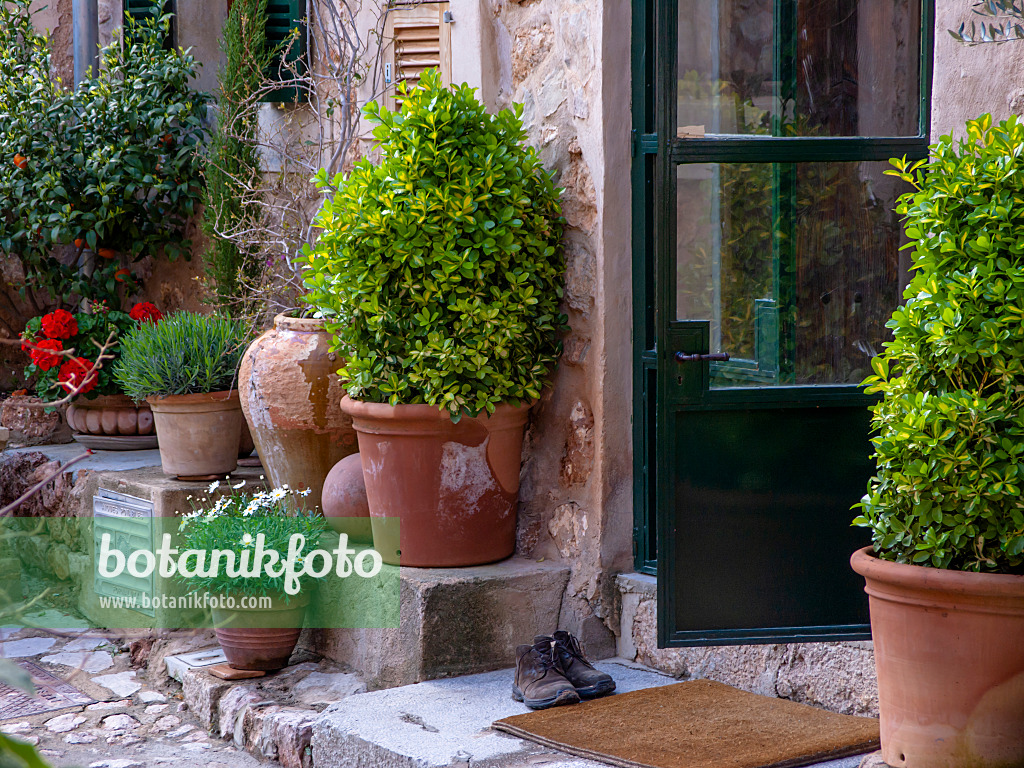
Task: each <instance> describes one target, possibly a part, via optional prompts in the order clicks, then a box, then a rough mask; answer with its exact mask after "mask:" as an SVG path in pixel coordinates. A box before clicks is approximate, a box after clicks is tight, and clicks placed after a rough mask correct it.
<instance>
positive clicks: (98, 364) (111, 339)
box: [0, 331, 117, 408]
mask: <svg viewBox="0 0 1024 768" xmlns="http://www.w3.org/2000/svg"><path fill="white" fill-rule="evenodd" d="M93 343H94V344H96V348H97V354H96V359H95V360H93V361H92V369H91V371H90V374H89V375H87V376H86V377H85V378H84V379H83V380H82V381H81V382H80V383H79V384H75V385H73V386H72V387H71V388H70V389H69V388H68V387H67V386H66V382H65V383H63V384H61V383H58V384H54V385H53V386H54V387H60V388H61V389H64V390H65V391H66V392H67V394H66V395H64V397H62V398H60V400H53V401H50V402H46V403H22V404H21V407H23V408H53V407H54V406H58V405H64V403H70V402H71V401H72V400H74V399H75V398H76V397H77V396H78V395H80V394H81V393H82V392H83V391H84V390H85V388H86V387H87V386H88V385H89V384H90V383H92V380H93V373H95V375H96V376H99V372H100V371H101V370H102V369H103V363H104V362H106V361H107V360H113V359H114V356H113V355H112V354H109V350H110V348H111V347H113V346H115V345H116V344H117V333H116V332H115V331H111V332H110V335H109V336H107V340H106V341H105V342H103V343H102V344H97V343H96V342H93ZM0 344H11V345H16V346H20V347H22V348H27V349H36V350H42V351H43V352H46V353H47V354H48V355H53V356H54V357H66V358H68V359H69V360H70V359H72V358H74V357H75V348H74V347H69V348H68V349H58V350H53V349H46V348H45V347H39V346H36V345H35V344H33V343H32V342H30V341H20V340H17V339H0Z"/></svg>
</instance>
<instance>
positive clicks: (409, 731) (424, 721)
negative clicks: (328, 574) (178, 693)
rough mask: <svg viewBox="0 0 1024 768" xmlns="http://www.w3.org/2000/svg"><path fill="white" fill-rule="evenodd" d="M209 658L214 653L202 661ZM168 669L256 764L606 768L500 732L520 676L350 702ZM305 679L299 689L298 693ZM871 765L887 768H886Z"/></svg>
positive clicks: (639, 685) (171, 662) (284, 678)
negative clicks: (300, 699) (302, 698)
mask: <svg viewBox="0 0 1024 768" xmlns="http://www.w3.org/2000/svg"><path fill="white" fill-rule="evenodd" d="M204 651H205V652H215V649H212V648H211V649H204V650H203V651H201V652H200V653H203V652H204ZM192 655H193V656H195V655H196V654H192ZM166 662H167V665H168V669H169V670H174V671H175V672H174V674H175V676H176V677H178V679H180V680H181V681H182V684H183V691H184V697H185V703H186V704H187V705H188V708H189V710H190V711H192V712H193V713H194V714H195V715H196V716H198V717H199V718H200V720H201V721H202V722H203V724H204V725H205V726H206V727H207V728H209V729H211V730H212V731H213V732H214V733H215V734H219V735H220V736H221V737H222V738H225V739H229V740H231V741H233V742H234V744H235V745H236V746H237V747H238V748H240V749H245V750H246V751H248V752H250V753H251V754H253V755H256V756H258V757H261V758H264V759H268V758H269V759H277V760H279V761H280V762H281V764H282V765H283V766H285V768H350V767H351V766H371V765H372V766H374V767H375V768H469V767H470V766H472V768H535V767H536V766H546V768H601V766H603V765H605V764H603V763H599V762H595V761H593V760H587V759H583V758H578V757H574V756H572V755H568V754H565V753H563V752H558V751H557V750H553V749H550V748H548V747H544V746H542V745H539V744H535V743H533V742H529V741H525V740H523V739H519V738H516V737H514V736H511V735H508V734H505V733H500V732H498V731H494V730H492V729H491V727H490V726H491V723H492V722H494V721H495V720H499V719H501V718H503V717H508V716H510V715H517V714H523V713H526V712H528V711H529V710H528V709H527V708H526V706H525V705H523V704H521V703H519V702H517V701H515V700H514V699H513V698H512V697H511V695H510V694H511V686H512V679H513V670H512V669H503V670H498V671H495V672H486V673H482V674H476V675H466V676H463V677H455V678H448V679H443V680H429V681H425V682H421V683H416V684H413V685H407V686H402V687H398V688H389V689H387V690H380V691H371V692H365V691H364V690H362V689H361V688H359V687H358V686H355V687H353V688H352V689H351V690H350V692H349V693H348V694H347V695H345V690H344V686H345V685H350V684H351V683H352V682H353V678H354V676H352V675H346V674H344V673H337V674H334V675H331V674H324V673H315V672H314V671H313V669H314V668H315V667H316V664H314V663H312V662H306V663H304V664H298V665H295V666H293V667H289V668H287V669H285V670H282V671H281V672H278V673H275V674H272V675H268V676H267V677H266V678H260V679H258V680H244V681H238V682H226V681H224V680H219V679H217V678H214V677H212V676H211V675H209V674H207V673H205V672H203V671H202V669H201V668H196V667H191V666H190V665H188V664H187V663H185V662H184V661H183V660H182V659H181V657H180V656H179V657H168V658H167V659H166ZM595 666H597V668H598V669H601V670H602V671H604V672H607V673H608V674H610V675H612V677H614V678H615V680H616V684H617V690H618V691H619V692H621V693H626V692H628V691H635V690H641V689H644V688H651V687H655V686H660V685H669V684H672V683H675V682H678V681H677V680H676V679H675V678H672V677H669V676H668V675H665V674H662V673H660V672H657V671H655V670H653V669H649V668H647V667H643V666H641V665H639V664H635V663H632V662H629V661H626V660H624V659H619V658H614V659H606V660H604V661H599V662H597V663H596V665H595ZM307 670H309V671H307ZM302 675H306V677H305V678H301V676H302ZM317 675H318V676H317ZM296 679H299V683H298V684H294V685H292V684H291V683H290V681H294V680H296ZM275 680H276V681H277V682H273V681H275ZM295 690H298V691H299V692H300V693H301V692H302V691H306V692H310V693H311V694H312V695H313V696H319V697H320V698H319V699H318V703H317V707H316V709H314V708H312V707H308V706H307V707H303V706H297V705H296V704H295V703H294V692H295ZM332 690H333V693H332ZM332 697H333V698H332ZM324 705H326V708H325V709H322V707H323V706H324ZM320 709H322V711H317V710H320ZM871 758H875V760H877V757H876V756H875V755H868V756H867V757H865V756H862V755H857V756H853V757H848V758H843V759H840V760H832V761H828V762H823V763H818V764H816V765H815V766H812V767H811V768H857V766H859V765H861V763H862V762H863V763H864V764H868V763H869V759H871ZM870 764H871V766H872V768H882V766H880V765H879V764H878V763H877V762H872V763H870Z"/></svg>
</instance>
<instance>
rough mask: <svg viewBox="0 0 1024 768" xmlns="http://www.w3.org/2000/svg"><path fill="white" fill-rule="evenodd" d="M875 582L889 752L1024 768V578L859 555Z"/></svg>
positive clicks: (911, 759) (951, 764) (855, 562)
mask: <svg viewBox="0 0 1024 768" xmlns="http://www.w3.org/2000/svg"><path fill="white" fill-rule="evenodd" d="M850 564H851V565H852V566H853V569H854V570H855V571H856V572H857V573H859V574H861V575H862V576H863V577H864V579H865V581H866V582H867V586H866V588H865V591H866V592H867V593H868V596H869V604H870V609H871V635H872V638H873V640H874V646H875V667H876V669H877V671H878V699H879V710H880V714H881V736H882V758H883V759H884V760H885V762H886V763H888V764H889V765H890V766H893V768H903V767H904V766H906V768H968V767H969V768H1010V766H1024V576H1010V575H997V574H985V573H965V572H962V571H948V570H942V569H938V568H927V567H924V566H918V565H904V564H901V563H893V562H889V561H887V560H881V559H879V558H877V557H875V556H874V555H873V554H872V553H871V548H870V547H866V548H864V549H861V550H858V551H857V552H855V553H854V555H853V557H852V558H851V560H850Z"/></svg>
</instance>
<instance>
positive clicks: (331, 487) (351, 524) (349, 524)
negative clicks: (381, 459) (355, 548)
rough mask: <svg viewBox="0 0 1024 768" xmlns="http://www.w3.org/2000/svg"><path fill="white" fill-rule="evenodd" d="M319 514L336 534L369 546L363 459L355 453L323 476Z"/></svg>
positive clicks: (369, 535) (371, 534)
mask: <svg viewBox="0 0 1024 768" xmlns="http://www.w3.org/2000/svg"><path fill="white" fill-rule="evenodd" d="M323 513H324V517H326V518H327V523H328V524H329V525H330V526H331V528H333V529H334V530H335V531H336V532H337V533H344V534H347V535H348V539H349V541H351V542H354V543H357V544H370V543H372V542H373V530H372V528H371V525H370V505H369V504H368V503H367V501H366V484H365V483H364V482H363V460H362V459H361V458H360V456H359V454H358V453H353V454H352V455H350V456H346V457H345V458H344V459H342V460H341V461H339V462H338V463H337V464H335V465H334V468H333V469H331V471H330V472H328V473H327V479H326V480H325V481H324V491H323Z"/></svg>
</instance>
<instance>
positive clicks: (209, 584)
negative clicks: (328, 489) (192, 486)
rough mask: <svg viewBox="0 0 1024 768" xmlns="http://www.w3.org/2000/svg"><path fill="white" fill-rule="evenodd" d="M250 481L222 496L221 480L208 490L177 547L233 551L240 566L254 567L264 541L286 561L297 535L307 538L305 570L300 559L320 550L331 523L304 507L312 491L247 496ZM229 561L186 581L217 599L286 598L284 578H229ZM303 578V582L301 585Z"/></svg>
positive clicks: (184, 524) (261, 574)
mask: <svg viewBox="0 0 1024 768" xmlns="http://www.w3.org/2000/svg"><path fill="white" fill-rule="evenodd" d="M244 486H245V481H244V480H242V481H241V482H239V483H238V484H236V485H233V486H229V487H227V488H226V490H227V493H223V495H220V496H219V497H216V496H215V495H214V494H216V493H217V492H219V491H221V490H223V488H222V485H221V483H220V482H219V481H217V482H214V483H212V484H211V485H210V486H209V488H207V493H206V495H204V496H202V497H200V498H198V499H195V500H194V501H195V506H193V508H192V511H191V512H188V513H186V514H185V515H183V516H182V518H181V523H180V525H179V529H178V530H179V534H180V541H179V544H178V548H179V550H180V551H182V552H184V551H186V550H198V551H203V552H207V553H212V552H214V551H216V550H221V551H224V552H230V553H232V554H233V556H234V564H235V567H236V568H237V567H239V566H241V565H242V564H243V563H249V564H250V566H252V565H253V564H254V562H255V560H254V558H255V553H256V547H257V543H259V542H260V537H261V536H262V545H263V548H264V549H265V550H268V551H269V550H274V551H276V552H277V553H279V556H280V558H281V560H283V559H284V558H285V557H286V556H287V555H288V552H289V545H290V544H291V540H292V536H293V535H294V534H299V535H301V536H302V537H303V539H302V541H303V545H302V547H301V549H300V550H298V552H299V558H300V559H299V560H297V562H296V564H297V565H299V566H301V564H302V561H301V557H302V556H303V555H305V554H308V553H309V552H312V551H313V550H314V549H316V548H317V545H318V544H319V542H320V537H321V536H322V535H323V534H324V532H325V531H326V530H327V521H326V520H325V519H324V517H323V515H321V514H320V513H319V512H316V511H307V510H305V509H303V508H302V506H301V504H300V503H299V497H302V496H306V495H307V494H308V493H309V491H308V490H294V489H290V488H288V487H287V486H285V487H282V488H274V489H272V490H269V491H268V490H263V489H259V490H255V491H253V492H246V491H243V490H242V488H243V487H244ZM228 571H229V569H228V567H227V566H226V562H225V564H224V565H222V566H221V567H220V568H219V569H218V572H217V574H216V575H209V576H198V575H197V576H192V577H188V578H186V579H185V582H186V583H187V584H188V586H189V587H190V588H191V589H192V590H193V591H198V590H205V591H207V592H209V593H212V594H229V593H234V594H241V595H283V594H285V577H284V576H283V575H282V576H272V575H270V574H269V573H268V572H267V570H266V569H264V568H261V569H259V571H258V572H257V573H255V575H253V576H252V577H243V576H239V575H235V576H232V575H230V574H229V573H228ZM303 578H308V577H302V578H300V585H301V584H302V580H303Z"/></svg>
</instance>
